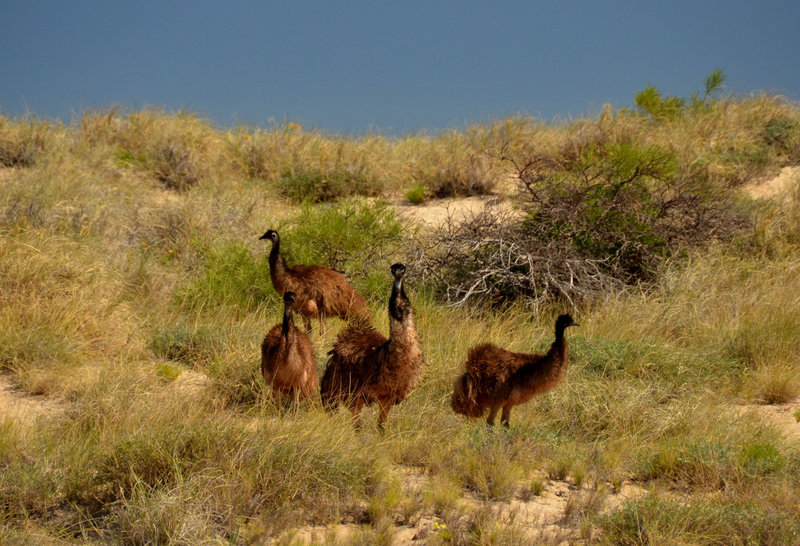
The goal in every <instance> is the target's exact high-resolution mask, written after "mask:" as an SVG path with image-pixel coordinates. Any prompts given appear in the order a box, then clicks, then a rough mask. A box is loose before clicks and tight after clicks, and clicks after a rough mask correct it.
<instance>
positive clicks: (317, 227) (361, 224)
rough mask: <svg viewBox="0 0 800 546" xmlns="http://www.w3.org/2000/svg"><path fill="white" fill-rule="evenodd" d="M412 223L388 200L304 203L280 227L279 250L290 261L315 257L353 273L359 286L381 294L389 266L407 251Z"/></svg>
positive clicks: (344, 271)
mask: <svg viewBox="0 0 800 546" xmlns="http://www.w3.org/2000/svg"><path fill="white" fill-rule="evenodd" d="M407 235H408V228H406V227H404V226H403V225H402V224H401V223H400V221H399V220H398V219H397V217H396V215H395V212H394V210H393V209H392V207H391V206H390V205H389V204H388V203H387V202H385V201H376V202H372V203H370V202H367V201H346V202H343V203H341V204H339V205H336V206H333V205H328V206H321V207H311V206H309V205H305V206H303V208H302V210H301V211H300V213H299V214H298V215H297V216H295V217H293V218H292V219H290V220H289V222H288V223H287V228H286V229H284V230H283V231H282V232H281V241H282V243H283V242H285V244H282V245H281V251H282V252H283V253H284V254H285V255H286V257H287V260H288V261H289V263H290V264H295V263H313V264H320V265H324V266H326V267H330V268H332V269H335V270H337V271H341V272H343V273H345V274H346V275H348V276H350V277H351V278H352V279H353V280H354V281H355V283H356V285H357V287H358V288H360V289H363V290H365V292H367V293H372V292H373V290H376V291H377V293H378V294H383V292H384V288H385V286H386V283H387V279H388V274H387V273H386V271H388V268H389V266H390V265H391V264H393V263H395V262H398V261H402V260H403V259H404V257H405V256H406V255H407V254H406V251H405V250H404V249H403V247H402V245H403V242H404V240H405V238H406V236H407Z"/></svg>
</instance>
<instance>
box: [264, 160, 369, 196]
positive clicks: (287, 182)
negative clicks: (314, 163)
mask: <svg viewBox="0 0 800 546" xmlns="http://www.w3.org/2000/svg"><path fill="white" fill-rule="evenodd" d="M278 189H279V190H280V192H281V193H282V194H283V195H285V196H286V197H288V198H290V199H291V200H293V201H295V202H298V203H303V202H311V203H319V202H322V201H333V200H336V199H341V198H343V197H352V196H354V195H364V196H377V195H380V193H381V190H382V189H383V185H382V184H381V182H380V181H379V180H376V179H374V178H373V177H372V176H370V174H369V172H368V171H367V169H366V168H363V167H362V168H357V169H351V168H345V167H337V168H334V169H331V170H322V169H306V168H293V169H286V170H285V171H284V172H283V173H282V174H281V177H280V179H279V180H278Z"/></svg>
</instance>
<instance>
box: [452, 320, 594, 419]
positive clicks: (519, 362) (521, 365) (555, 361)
mask: <svg viewBox="0 0 800 546" xmlns="http://www.w3.org/2000/svg"><path fill="white" fill-rule="evenodd" d="M570 326H578V324H577V323H576V322H575V321H574V320H572V317H571V316H569V315H561V316H559V317H558V318H557V319H556V340H555V341H554V342H553V344H552V345H551V346H550V350H549V351H547V354H544V355H535V354H528V353H513V352H511V351H507V350H505V349H501V348H500V347H498V346H496V345H492V344H491V343H484V344H483V345H478V346H476V347H473V348H472V349H470V350H469V352H468V353H467V362H466V364H465V367H466V369H467V371H466V373H464V374H463V375H460V376H459V377H458V378H456V380H455V381H454V382H453V394H452V396H451V397H450V406H451V407H452V408H453V410H454V411H455V412H456V413H460V414H462V415H466V416H468V417H481V416H483V412H484V410H485V409H486V408H489V417H488V419H487V420H486V422H487V423H488V424H489V425H494V419H495V417H496V416H497V412H498V411H499V410H500V408H503V415H502V417H501V421H502V423H503V425H504V426H506V427H507V426H508V418H509V417H510V416H511V408H512V407H514V406H516V405H518V404H524V403H525V402H527V401H528V400H530V399H531V398H533V396H534V395H536V394H539V393H542V392H545V391H548V390H550V389H552V388H553V387H555V386H556V385H557V384H558V383H559V381H561V379H562V378H563V377H564V373H565V372H566V370H567V365H568V364H569V351H568V349H567V340H566V339H565V338H564V330H565V329H567V328H568V327H570Z"/></svg>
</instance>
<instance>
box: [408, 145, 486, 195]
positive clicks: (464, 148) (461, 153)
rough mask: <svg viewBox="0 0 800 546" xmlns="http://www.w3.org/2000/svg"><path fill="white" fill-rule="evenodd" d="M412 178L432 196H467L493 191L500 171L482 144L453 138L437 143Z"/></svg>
mask: <svg viewBox="0 0 800 546" xmlns="http://www.w3.org/2000/svg"><path fill="white" fill-rule="evenodd" d="M437 144H438V147H434V148H433V150H432V151H431V152H429V156H428V157H427V158H425V161H424V162H423V163H421V164H420V165H418V166H417V168H416V170H415V172H413V173H412V176H413V178H414V179H415V180H416V181H417V182H418V183H419V185H421V186H423V187H424V188H425V189H426V193H427V194H428V195H431V196H433V197H467V196H470V195H485V194H488V193H491V192H492V190H493V189H494V188H495V186H496V185H497V179H498V178H499V177H500V176H501V173H500V172H499V171H498V169H497V165H496V162H494V161H493V158H491V157H490V156H489V155H487V154H486V153H485V150H483V149H482V148H481V147H480V145H479V144H477V143H475V144H472V143H469V142H463V141H462V140H461V139H458V138H455V137H451V138H449V139H448V140H445V141H440V142H438V143H437Z"/></svg>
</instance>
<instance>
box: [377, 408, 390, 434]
mask: <svg viewBox="0 0 800 546" xmlns="http://www.w3.org/2000/svg"><path fill="white" fill-rule="evenodd" d="M378 407H379V409H380V413H379V414H378V430H380V431H381V432H383V424H384V423H385V422H386V419H387V417H389V410H390V409H392V402H391V401H390V400H379V401H378Z"/></svg>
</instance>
